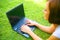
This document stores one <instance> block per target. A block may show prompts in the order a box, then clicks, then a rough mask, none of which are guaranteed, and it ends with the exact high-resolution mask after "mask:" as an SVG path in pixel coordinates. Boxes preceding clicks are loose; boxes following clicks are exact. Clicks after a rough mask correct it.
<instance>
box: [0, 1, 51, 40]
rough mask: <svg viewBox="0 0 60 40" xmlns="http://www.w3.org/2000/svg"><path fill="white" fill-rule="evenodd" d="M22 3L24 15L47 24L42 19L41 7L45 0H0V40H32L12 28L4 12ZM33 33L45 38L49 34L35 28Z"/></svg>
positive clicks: (46, 24)
mask: <svg viewBox="0 0 60 40" xmlns="http://www.w3.org/2000/svg"><path fill="white" fill-rule="evenodd" d="M21 3H23V4H24V12H25V16H26V17H27V18H29V19H31V20H34V21H36V22H38V23H40V24H42V25H45V26H49V25H50V24H49V22H48V21H46V20H44V13H43V11H42V10H43V9H44V7H45V3H46V0H0V40H32V38H31V37H29V38H25V37H24V36H22V35H21V34H18V33H16V32H15V31H13V30H12V28H11V25H10V23H9V20H8V18H7V16H6V12H7V11H9V10H10V9H12V8H14V7H16V6H17V5H19V4H21ZM34 33H35V34H36V35H38V36H39V37H41V38H42V39H43V40H46V39H47V38H48V37H49V36H50V34H48V33H45V32H43V31H41V30H40V29H38V28H36V29H35V30H34Z"/></svg>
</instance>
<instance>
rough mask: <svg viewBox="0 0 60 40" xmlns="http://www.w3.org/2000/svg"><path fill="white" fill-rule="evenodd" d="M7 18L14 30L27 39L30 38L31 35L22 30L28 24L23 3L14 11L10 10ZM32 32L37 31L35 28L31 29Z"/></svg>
mask: <svg viewBox="0 0 60 40" xmlns="http://www.w3.org/2000/svg"><path fill="white" fill-rule="evenodd" d="M6 15H7V18H8V20H9V22H10V24H11V26H12V29H13V30H14V31H15V32H17V33H19V34H22V35H24V36H25V37H27V38H28V37H29V35H28V34H27V33H24V32H22V31H21V30H20V28H21V26H22V25H23V24H26V20H27V18H25V13H24V8H23V3H21V4H20V5H18V6H16V7H14V8H13V9H11V10H9V11H8V12H7V13H6ZM30 28H31V30H32V31H33V30H34V29H35V27H34V26H31V27H30Z"/></svg>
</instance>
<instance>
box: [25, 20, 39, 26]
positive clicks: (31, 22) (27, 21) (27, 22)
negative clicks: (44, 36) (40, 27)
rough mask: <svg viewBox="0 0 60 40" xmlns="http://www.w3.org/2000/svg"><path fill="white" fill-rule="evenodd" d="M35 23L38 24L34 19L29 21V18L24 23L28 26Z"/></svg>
mask: <svg viewBox="0 0 60 40" xmlns="http://www.w3.org/2000/svg"><path fill="white" fill-rule="evenodd" d="M37 24H38V23H37V22H35V21H31V20H29V19H27V20H26V25H28V26H35V25H37Z"/></svg>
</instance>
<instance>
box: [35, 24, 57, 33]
mask: <svg viewBox="0 0 60 40" xmlns="http://www.w3.org/2000/svg"><path fill="white" fill-rule="evenodd" d="M35 26H37V27H38V28H39V29H41V30H42V31H44V32H47V33H53V32H54V30H55V29H56V26H57V25H56V24H51V26H50V27H47V26H43V25H40V24H35Z"/></svg>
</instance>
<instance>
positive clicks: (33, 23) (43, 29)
mask: <svg viewBox="0 0 60 40" xmlns="http://www.w3.org/2000/svg"><path fill="white" fill-rule="evenodd" d="M26 24H27V25H29V26H33V25H35V26H36V27H38V28H39V29H41V30H42V31H44V32H47V33H53V32H54V30H55V28H56V26H57V25H56V24H51V26H50V27H47V26H43V25H41V24H39V23H37V22H35V21H31V20H27V21H26Z"/></svg>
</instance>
